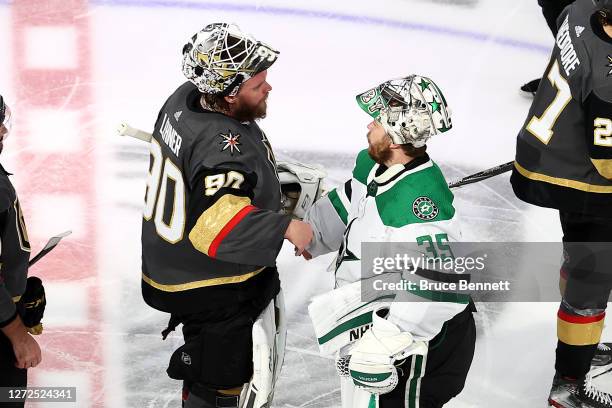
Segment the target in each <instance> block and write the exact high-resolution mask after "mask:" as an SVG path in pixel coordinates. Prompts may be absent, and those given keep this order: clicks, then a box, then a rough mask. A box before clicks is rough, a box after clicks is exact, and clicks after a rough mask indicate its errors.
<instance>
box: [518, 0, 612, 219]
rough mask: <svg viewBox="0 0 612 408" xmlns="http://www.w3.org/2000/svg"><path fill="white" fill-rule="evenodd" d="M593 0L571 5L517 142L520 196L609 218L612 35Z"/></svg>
mask: <svg viewBox="0 0 612 408" xmlns="http://www.w3.org/2000/svg"><path fill="white" fill-rule="evenodd" d="M595 11H596V8H595V7H594V6H593V3H592V2H591V1H589V0H578V1H576V2H574V3H573V4H572V5H570V6H568V7H567V8H566V9H565V10H564V11H563V13H562V14H561V16H560V17H559V20H558V26H559V32H558V35H557V39H556V43H555V47H554V49H553V52H552V57H551V59H550V63H549V64H548V66H547V68H546V72H545V74H544V76H543V78H542V82H541V84H540V88H539V89H538V92H537V94H536V97H535V100H534V101H533V104H532V105H531V109H530V110H529V114H528V116H527V119H526V120H525V124H524V125H523V128H522V129H521V131H520V133H519V135H518V139H517V144H516V160H515V166H514V170H513V173H512V177H511V182H512V187H513V189H514V192H515V194H516V195H517V197H519V198H520V199H522V200H524V201H527V202H529V203H531V204H535V205H539V206H543V207H551V208H557V209H560V210H564V211H573V212H580V213H590V214H594V215H602V216H604V215H605V214H607V213H608V210H609V208H610V206H611V205H612V39H611V38H610V37H609V36H608V35H607V34H606V33H605V32H604V31H603V29H602V27H601V24H600V23H599V21H598V19H597V17H596V15H595Z"/></svg>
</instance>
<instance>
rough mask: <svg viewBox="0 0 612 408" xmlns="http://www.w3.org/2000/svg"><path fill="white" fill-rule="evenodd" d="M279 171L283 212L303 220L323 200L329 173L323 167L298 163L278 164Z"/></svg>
mask: <svg viewBox="0 0 612 408" xmlns="http://www.w3.org/2000/svg"><path fill="white" fill-rule="evenodd" d="M277 170H278V178H279V180H280V183H281V192H282V207H283V212H284V213H285V214H287V215H292V216H293V217H294V218H297V219H299V220H301V219H302V218H304V214H306V211H307V210H308V209H309V208H310V206H312V204H313V203H314V202H315V201H316V200H318V199H319V198H321V195H322V194H323V192H324V185H323V179H324V178H325V177H326V176H327V173H326V172H325V170H323V169H322V168H321V167H316V166H314V165H308V164H303V163H297V162H278V166H277Z"/></svg>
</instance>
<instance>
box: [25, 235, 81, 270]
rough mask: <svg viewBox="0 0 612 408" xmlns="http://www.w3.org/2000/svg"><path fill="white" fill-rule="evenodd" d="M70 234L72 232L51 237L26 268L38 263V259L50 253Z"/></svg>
mask: <svg viewBox="0 0 612 408" xmlns="http://www.w3.org/2000/svg"><path fill="white" fill-rule="evenodd" d="M70 234H72V231H66V232H62V233H61V234H58V235H56V236H54V237H51V238H50V239H49V241H47V245H45V247H44V248H43V249H42V250H41V251H40V252H39V253H38V254H36V256H35V257H34V258H32V259H30V262H29V263H28V266H32V265H34V264H35V263H36V262H38V261H39V260H40V258H42V257H43V256H45V255H47V254H48V253H49V252H51V251H52V250H53V248H55V247H56V246H57V244H59V242H60V241H61V240H62V238H64V237H67V236H68V235H70Z"/></svg>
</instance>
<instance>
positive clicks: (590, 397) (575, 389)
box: [548, 373, 612, 408]
mask: <svg viewBox="0 0 612 408" xmlns="http://www.w3.org/2000/svg"><path fill="white" fill-rule="evenodd" d="M548 405H549V406H552V407H556V408H612V395H611V394H608V393H607V392H604V391H602V390H600V389H598V388H597V387H596V386H595V385H594V384H593V382H592V374H591V373H589V374H587V375H586V376H585V377H584V378H583V379H579V380H568V379H565V378H563V377H561V376H559V375H558V374H556V375H555V378H554V379H553V386H552V389H551V390H550V396H549V397H548Z"/></svg>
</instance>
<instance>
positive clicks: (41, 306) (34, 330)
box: [17, 276, 47, 334]
mask: <svg viewBox="0 0 612 408" xmlns="http://www.w3.org/2000/svg"><path fill="white" fill-rule="evenodd" d="M46 305H47V300H46V297H45V288H44V287H43V284H42V281H41V280H40V279H39V278H37V277H36V276H30V277H29V278H28V280H27V281H26V290H25V292H24V293H23V295H22V296H21V299H19V301H18V302H17V310H18V312H19V316H20V317H21V320H22V321H23V324H24V326H25V327H27V328H28V332H30V333H31V334H41V333H42V331H43V326H42V323H41V320H42V318H43V315H44V313H45V306H46Z"/></svg>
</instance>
